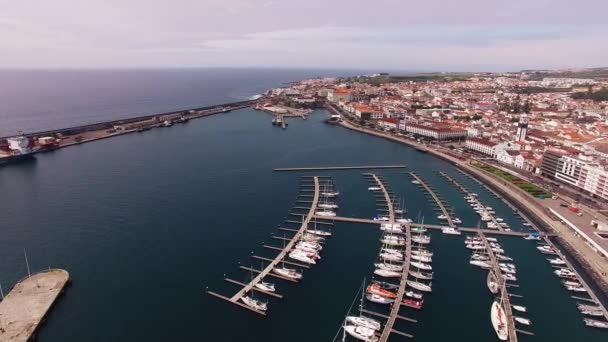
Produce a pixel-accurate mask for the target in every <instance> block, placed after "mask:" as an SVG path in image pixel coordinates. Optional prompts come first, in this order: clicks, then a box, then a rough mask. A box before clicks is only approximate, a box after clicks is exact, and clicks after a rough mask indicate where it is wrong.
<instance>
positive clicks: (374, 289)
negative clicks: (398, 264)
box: [366, 283, 397, 299]
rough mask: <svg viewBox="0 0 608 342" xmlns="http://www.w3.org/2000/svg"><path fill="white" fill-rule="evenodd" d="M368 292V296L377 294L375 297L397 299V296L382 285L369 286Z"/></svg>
mask: <svg viewBox="0 0 608 342" xmlns="http://www.w3.org/2000/svg"><path fill="white" fill-rule="evenodd" d="M366 291H367V293H368V294H375V295H379V296H382V297H386V298H393V299H394V298H397V295H396V294H395V293H394V292H392V291H389V290H387V289H385V288H383V287H382V285H380V284H378V283H373V284H370V285H369V286H367V289H366Z"/></svg>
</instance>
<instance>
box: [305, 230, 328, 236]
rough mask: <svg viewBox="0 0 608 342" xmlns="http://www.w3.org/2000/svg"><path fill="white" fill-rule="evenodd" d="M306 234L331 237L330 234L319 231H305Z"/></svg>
mask: <svg viewBox="0 0 608 342" xmlns="http://www.w3.org/2000/svg"><path fill="white" fill-rule="evenodd" d="M306 232H307V233H309V234H313V235H318V236H331V232H326V231H324V230H320V229H307V230H306Z"/></svg>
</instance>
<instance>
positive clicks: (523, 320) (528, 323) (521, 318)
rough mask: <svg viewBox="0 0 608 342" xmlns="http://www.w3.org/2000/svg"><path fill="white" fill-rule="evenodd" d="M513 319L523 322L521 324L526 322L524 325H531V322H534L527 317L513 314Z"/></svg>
mask: <svg viewBox="0 0 608 342" xmlns="http://www.w3.org/2000/svg"><path fill="white" fill-rule="evenodd" d="M513 319H514V320H515V322H517V323H521V324H524V325H530V324H532V321H530V320H529V319H527V318H523V317H517V316H513Z"/></svg>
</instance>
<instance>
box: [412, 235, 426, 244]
mask: <svg viewBox="0 0 608 342" xmlns="http://www.w3.org/2000/svg"><path fill="white" fill-rule="evenodd" d="M412 241H414V242H417V243H420V244H423V245H426V244H429V243H431V237H430V236H427V235H414V236H412Z"/></svg>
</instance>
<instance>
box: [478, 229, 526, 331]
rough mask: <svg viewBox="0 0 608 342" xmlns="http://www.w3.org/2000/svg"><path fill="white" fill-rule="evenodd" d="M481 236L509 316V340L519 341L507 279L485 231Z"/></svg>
mask: <svg viewBox="0 0 608 342" xmlns="http://www.w3.org/2000/svg"><path fill="white" fill-rule="evenodd" d="M479 237H480V238H481V240H482V241H483V243H484V245H485V247H486V252H487V253H488V256H489V257H490V262H491V263H492V270H490V272H494V278H495V279H496V282H497V283H498V286H499V287H500V296H501V298H502V304H503V305H502V306H503V308H504V310H505V314H506V316H507V317H506V318H507V327H508V331H509V337H508V338H509V342H517V332H516V331H515V321H514V320H513V311H512V310H511V299H510V298H509V293H508V292H507V286H506V281H505V279H504V278H503V277H502V273H501V271H500V266H499V265H498V259H496V255H495V254H494V251H493V250H492V246H490V243H489V242H488V240H487V239H486V236H485V235H484V233H483V232H479Z"/></svg>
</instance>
